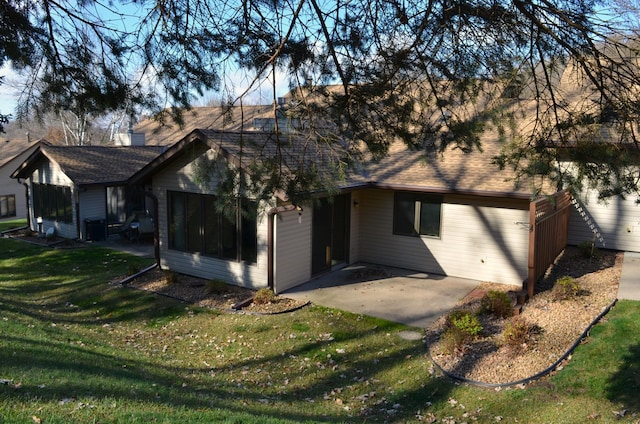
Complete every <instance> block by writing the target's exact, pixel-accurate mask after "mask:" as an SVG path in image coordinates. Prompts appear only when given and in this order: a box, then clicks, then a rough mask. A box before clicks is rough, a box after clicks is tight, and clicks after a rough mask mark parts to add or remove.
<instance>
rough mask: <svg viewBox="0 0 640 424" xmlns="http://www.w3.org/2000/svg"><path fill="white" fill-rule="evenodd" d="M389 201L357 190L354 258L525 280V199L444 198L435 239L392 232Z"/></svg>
mask: <svg viewBox="0 0 640 424" xmlns="http://www.w3.org/2000/svg"><path fill="white" fill-rule="evenodd" d="M393 199H394V194H393V192H392V191H385V190H371V191H366V192H363V193H362V196H361V201H360V206H359V208H361V212H360V222H361V227H360V232H359V238H360V245H359V252H358V253H359V254H358V257H359V258H360V260H362V261H366V262H373V263H379V264H385V265H391V266H398V267H402V268H408V269H414V270H419V271H423V272H428V273H433V274H440V275H450V276H456V277H462V278H471V279H477V280H485V281H492V282H496V283H508V284H521V283H522V281H523V280H524V279H525V278H526V276H527V254H528V237H529V231H528V225H527V221H528V210H527V209H526V208H528V202H526V201H499V200H490V199H475V198H470V197H463V196H445V198H444V203H443V205H442V221H441V237H440V238H430V237H407V236H399V235H394V234H393Z"/></svg>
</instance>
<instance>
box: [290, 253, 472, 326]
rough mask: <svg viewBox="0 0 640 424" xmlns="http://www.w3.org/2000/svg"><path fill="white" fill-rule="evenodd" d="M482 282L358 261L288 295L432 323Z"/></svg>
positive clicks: (409, 322)
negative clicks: (358, 262) (359, 262)
mask: <svg viewBox="0 0 640 424" xmlns="http://www.w3.org/2000/svg"><path fill="white" fill-rule="evenodd" d="M478 284H480V282H479V281H475V280H468V279H464V278H455V277H444V276H441V275H430V274H426V273H420V272H415V271H409V270H405V269H400V268H392V267H382V266H378V265H369V264H354V265H351V266H348V267H345V268H343V269H341V270H339V271H334V272H331V273H329V274H326V275H323V276H321V277H318V278H316V279H313V280H311V281H309V282H307V283H304V284H302V285H301V286H297V287H294V288H292V289H290V290H288V291H286V292H285V293H283V295H284V296H287V297H291V298H294V299H302V300H309V301H311V302H313V303H315V304H316V305H321V306H327V307H331V308H337V309H342V310H344V311H349V312H353V313H356V314H364V315H370V316H374V317H378V318H384V319H386V320H389V321H393V322H399V323H402V324H406V325H410V326H414V327H420V328H427V327H428V326H429V325H431V323H433V321H435V320H436V319H437V318H438V317H440V316H441V315H443V314H444V313H446V312H447V311H448V310H450V309H451V308H452V307H453V306H454V305H455V304H456V303H457V302H458V301H459V300H460V299H462V298H463V297H465V296H466V295H467V294H468V293H469V292H470V291H471V290H473V289H474V288H476V287H477V286H478Z"/></svg>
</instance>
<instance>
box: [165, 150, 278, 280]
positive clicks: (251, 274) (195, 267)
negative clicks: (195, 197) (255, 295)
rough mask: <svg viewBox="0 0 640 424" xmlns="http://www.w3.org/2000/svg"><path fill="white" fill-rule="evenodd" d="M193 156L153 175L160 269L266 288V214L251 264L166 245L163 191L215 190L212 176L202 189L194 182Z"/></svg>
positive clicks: (200, 191)
mask: <svg viewBox="0 0 640 424" xmlns="http://www.w3.org/2000/svg"><path fill="white" fill-rule="evenodd" d="M198 153H199V154H207V155H209V156H208V159H207V160H208V161H211V160H213V159H214V157H213V155H211V154H210V153H205V152H204V151H202V150H201V151H199V152H198ZM194 158H196V160H197V156H196V157H194V156H193V155H185V156H184V157H183V158H182V159H181V160H177V161H176V162H174V163H173V164H171V165H170V166H168V167H167V168H166V169H164V170H163V171H162V172H159V173H158V174H157V175H155V176H154V177H153V192H154V194H155V196H156V197H157V198H158V231H159V242H160V256H161V266H162V268H163V269H170V270H173V271H176V272H179V273H183V274H187V275H193V276H196V277H200V278H206V279H214V278H217V279H221V280H224V281H226V282H228V283H231V284H235V285H238V286H242V287H248V288H253V289H259V288H262V287H267V285H268V280H267V230H268V220H267V218H266V216H262V217H260V218H259V219H258V234H257V235H258V258H257V263H255V264H249V263H246V262H237V261H229V260H223V259H217V258H212V257H207V256H203V255H200V254H192V253H186V252H179V251H175V250H171V249H169V248H168V245H169V243H168V241H169V240H168V234H169V232H168V226H167V223H168V216H167V191H185V192H192V193H205V192H206V193H208V194H212V193H213V192H214V189H215V187H214V186H215V178H212V180H211V181H212V183H211V184H209V185H208V186H207V187H205V188H204V189H203V188H202V186H201V185H200V184H198V183H196V182H195V181H194V178H193V174H194V167H193V164H192V163H191V160H193V159H194Z"/></svg>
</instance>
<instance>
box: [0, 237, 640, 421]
mask: <svg viewBox="0 0 640 424" xmlns="http://www.w3.org/2000/svg"><path fill="white" fill-rule="evenodd" d="M145 261H148V260H145V259H141V258H135V257H132V256H129V255H126V254H123V253H119V252H114V251H111V250H107V249H101V248H96V247H93V246H91V247H87V248H83V249H77V250H52V249H45V248H40V247H37V246H32V245H28V244H23V243H20V242H19V241H15V240H9V239H0V364H2V366H1V367H0V381H1V382H2V383H1V384H0V423H5V422H6V423H31V422H42V423H97V422H100V423H149V422H163V423H178V422H179V423H189V422H193V423H202V422H229V423H276V422H277V423H293V422H296V423H297V422H310V423H315V422H399V423H400V422H402V423H404V422H435V420H437V422H486V423H489V422H492V423H493V422H496V421H497V420H498V419H499V418H498V417H501V422H530V423H548V422H556V423H561V422H566V423H569V422H570V423H575V422H594V420H595V421H597V422H613V421H616V422H620V421H621V422H636V421H638V420H639V419H640V404H639V401H638V399H637V396H636V393H638V391H639V390H640V370H639V367H640V339H639V338H638V337H637V335H638V334H640V331H638V330H640V328H639V326H640V308H639V306H640V304H639V303H637V302H620V304H619V305H618V306H617V307H616V308H614V310H613V311H612V312H611V313H610V314H609V315H608V316H607V322H606V323H604V324H602V325H598V326H597V327H596V328H595V329H594V330H593V331H592V335H593V336H592V337H591V338H590V339H589V342H588V343H586V344H584V345H582V346H580V347H579V348H578V350H577V351H576V352H575V354H574V356H573V359H572V360H571V361H570V362H569V363H568V365H567V366H566V367H565V368H564V369H563V370H562V371H561V372H558V373H556V374H555V375H554V376H552V377H549V378H545V379H543V380H541V381H539V382H537V383H535V384H533V385H530V386H528V387H527V388H525V389H509V390H501V391H496V390H493V389H484V388H479V387H472V386H468V385H464V384H456V383H454V382H452V381H450V380H448V379H446V378H444V377H441V376H439V375H438V373H437V372H434V367H433V364H432V363H431V362H430V361H429V359H428V356H427V355H426V352H425V347H424V345H423V344H422V342H421V341H413V340H404V339H402V338H401V337H399V334H398V333H399V332H400V331H402V330H407V329H408V328H407V327H404V326H402V325H399V324H395V323H390V322H387V321H383V320H380V319H374V318H370V317H366V316H361V315H354V314H350V313H346V312H343V311H338V310H333V309H327V308H321V307H308V308H304V309H302V310H299V311H296V312H295V313H292V314H284V315H274V316H255V315H241V314H226V313H220V312H216V311H212V310H205V309H200V308H196V307H185V305H184V304H180V303H177V302H174V301H172V300H170V299H167V298H164V297H161V296H153V295H151V294H149V293H145V292H140V291H136V290H132V289H126V288H120V287H118V286H117V285H113V284H111V283H110V282H111V281H113V280H114V279H117V277H120V276H123V275H125V274H126V273H127V269H129V267H130V266H131V265H132V264H133V265H134V266H138V267H140V268H141V267H143V266H145V265H146V264H147V262H145ZM630 335H634V337H630ZM621 410H626V411H627V412H626V414H625V416H624V417H623V418H621V419H617V418H616V415H615V414H614V413H613V412H612V411H621ZM590 417H593V418H590Z"/></svg>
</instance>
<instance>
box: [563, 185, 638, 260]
mask: <svg viewBox="0 0 640 424" xmlns="http://www.w3.org/2000/svg"><path fill="white" fill-rule="evenodd" d="M578 196H579V198H580V202H581V204H582V205H581V206H582V208H583V211H579V210H578V209H577V208H576V207H572V208H571V219H570V223H569V241H568V242H569V244H571V245H574V246H577V245H578V244H580V243H582V242H585V241H594V240H595V242H596V245H597V246H598V247H599V248H605V249H613V250H623V251H630V252H640V205H639V204H637V203H636V201H637V200H638V198H637V197H635V196H629V197H628V198H627V199H621V198H619V197H614V198H611V199H608V200H607V201H599V200H598V197H597V193H596V192H595V190H585V191H584V192H583V193H580V194H579V195H578ZM591 225H593V226H594V227H595V229H596V230H597V231H598V232H599V233H600V234H601V236H602V241H601V240H600V238H599V237H594V231H593V230H592V228H590V226H591Z"/></svg>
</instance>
